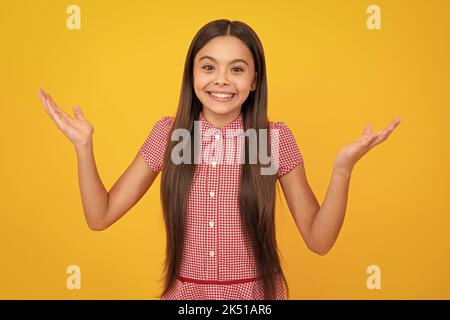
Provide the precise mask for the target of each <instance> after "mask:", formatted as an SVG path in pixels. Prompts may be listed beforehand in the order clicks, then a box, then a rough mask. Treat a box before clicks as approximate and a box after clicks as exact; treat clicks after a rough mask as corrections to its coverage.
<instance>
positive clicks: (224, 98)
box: [206, 91, 236, 102]
mask: <svg viewBox="0 0 450 320" xmlns="http://www.w3.org/2000/svg"><path fill="white" fill-rule="evenodd" d="M206 93H207V94H208V96H209V98H210V99H211V100H213V101H216V102H230V101H231V100H233V99H234V97H235V96H236V94H235V93H226V94H224V93H215V92H211V91H207V92H206Z"/></svg>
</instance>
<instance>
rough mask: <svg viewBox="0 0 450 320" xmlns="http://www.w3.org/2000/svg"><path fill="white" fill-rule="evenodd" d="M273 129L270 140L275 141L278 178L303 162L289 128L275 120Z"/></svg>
mask: <svg viewBox="0 0 450 320" xmlns="http://www.w3.org/2000/svg"><path fill="white" fill-rule="evenodd" d="M273 129H275V132H274V134H273V136H272V140H271V141H272V143H274V142H275V148H274V151H275V152H276V155H275V163H276V165H277V166H278V172H277V178H280V177H281V176H284V175H285V174H286V173H289V172H290V171H291V170H292V169H294V168H295V167H296V166H297V165H299V164H301V163H303V156H302V154H301V153H300V149H299V148H298V145H297V141H296V140H295V137H294V135H293V133H292V131H291V129H290V128H289V127H288V126H287V125H286V124H285V123H284V122H281V121H280V122H275V123H274V125H273ZM273 129H272V130H273ZM274 139H275V140H274Z"/></svg>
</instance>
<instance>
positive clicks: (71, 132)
mask: <svg viewBox="0 0 450 320" xmlns="http://www.w3.org/2000/svg"><path fill="white" fill-rule="evenodd" d="M39 97H40V99H41V102H42V104H43V106H44V109H45V111H46V112H47V113H48V115H49V116H50V117H51V119H52V120H53V121H54V123H55V124H56V126H57V127H58V129H60V130H61V131H62V132H63V133H64V135H65V136H66V137H67V138H68V139H69V140H70V141H71V142H72V143H73V145H74V147H75V150H76V154H77V160H78V182H79V186H80V193H81V200H82V204H83V210H84V215H85V218H86V222H87V224H88V226H89V228H90V229H91V230H104V229H106V228H107V227H109V226H110V225H111V224H113V223H114V222H115V221H117V220H118V219H119V218H120V217H122V216H123V215H124V214H125V213H126V212H128V210H130V209H131V208H132V207H133V206H134V205H135V204H136V202H137V201H139V199H140V198H141V197H142V196H143V195H144V194H145V192H146V191H147V190H148V189H149V188H150V186H151V185H152V183H153V181H154V180H155V179H156V177H157V175H158V173H157V172H154V171H153V170H152V169H151V168H150V167H149V166H148V164H147V162H146V161H145V159H144V158H143V157H142V156H141V155H140V154H139V153H138V154H137V155H136V157H135V158H134V160H133V162H132V163H131V164H130V166H129V167H128V168H127V169H126V171H125V172H124V173H123V174H122V175H121V176H120V178H119V179H118V181H117V182H116V183H115V184H114V185H113V187H112V188H111V190H110V191H109V192H107V191H106V189H105V187H104V185H103V183H102V181H101V179H100V176H99V174H98V171H97V166H96V164H95V159H94V151H93V142H92V134H93V132H94V128H93V127H92V125H91V124H90V123H89V122H88V121H87V119H86V118H85V117H84V115H83V114H82V112H81V109H80V107H79V106H75V107H74V108H73V112H74V116H75V118H72V117H71V116H70V115H69V114H67V113H66V112H64V111H63V110H62V109H60V108H59V107H58V106H57V105H56V103H55V102H54V100H53V99H52V98H51V97H50V95H49V94H47V93H46V92H44V90H40V91H39Z"/></svg>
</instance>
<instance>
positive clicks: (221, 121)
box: [203, 108, 241, 128]
mask: <svg viewBox="0 0 450 320" xmlns="http://www.w3.org/2000/svg"><path fill="white" fill-rule="evenodd" d="M240 114H241V109H240V108H239V109H236V110H233V111H231V112H229V113H226V114H218V113H213V112H211V111H209V110H207V109H206V108H203V116H204V117H205V119H206V120H207V121H208V122H209V123H211V124H212V125H213V126H214V127H216V128H223V127H226V126H227V125H229V124H230V123H232V122H233V121H234V120H236V119H237V118H238V117H239V115H240Z"/></svg>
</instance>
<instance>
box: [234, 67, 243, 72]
mask: <svg viewBox="0 0 450 320" xmlns="http://www.w3.org/2000/svg"><path fill="white" fill-rule="evenodd" d="M233 69H239V70H241V71H244V69H242V68H241V67H234V68H233Z"/></svg>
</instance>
